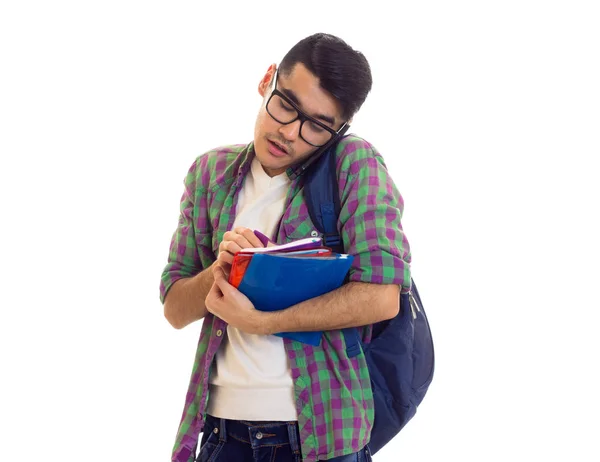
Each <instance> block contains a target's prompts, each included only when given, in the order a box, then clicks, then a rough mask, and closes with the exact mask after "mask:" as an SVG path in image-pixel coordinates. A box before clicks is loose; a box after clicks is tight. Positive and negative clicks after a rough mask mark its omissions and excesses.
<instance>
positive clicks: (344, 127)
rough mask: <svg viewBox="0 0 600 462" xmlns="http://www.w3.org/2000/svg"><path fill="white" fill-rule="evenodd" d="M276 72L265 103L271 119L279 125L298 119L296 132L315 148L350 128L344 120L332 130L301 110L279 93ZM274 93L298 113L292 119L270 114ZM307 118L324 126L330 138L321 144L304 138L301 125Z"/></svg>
mask: <svg viewBox="0 0 600 462" xmlns="http://www.w3.org/2000/svg"><path fill="white" fill-rule="evenodd" d="M278 73H279V72H278V70H277V71H275V75H274V76H273V80H274V81H275V83H274V85H273V90H272V92H271V96H269V99H268V100H267V104H266V106H265V109H266V110H267V113H268V114H269V116H270V117H271V118H272V119H273V120H275V121H276V122H277V123H280V124H281V125H289V124H292V123H294V122H296V120H298V119H300V129H299V130H298V134H299V135H300V138H302V139H303V140H304V141H305V142H306V143H308V144H310V145H311V146H313V147H315V148H321V147H323V146H327V144H328V143H331V141H332V140H334V139H336V138H337V137H339V136H341V135H343V134H344V133H345V132H346V131H347V130H348V128H350V126H349V125H348V122H347V121H346V122H344V124H343V125H342V126H341V127H340V129H339V130H337V131H336V130H333V129H332V128H329V127H328V126H327V125H325V124H323V123H322V122H319V121H318V120H317V119H315V118H313V117H311V116H309V115H308V114H306V113H304V112H303V111H302V109H300V108H299V107H298V106H297V105H296V104H295V103H294V102H293V101H292V100H290V99H289V98H288V97H287V96H285V95H284V94H283V93H281V92H280V91H279V90H278V89H277V74H278ZM275 95H277V96H279V97H280V98H281V99H283V100H284V101H285V102H286V103H287V104H289V105H290V106H292V107H293V108H294V109H295V110H296V112H297V113H298V115H297V116H296V117H295V118H294V119H293V120H290V121H289V122H282V121H280V120H279V119H277V118H276V117H275V116H274V115H273V114H271V111H269V103H270V102H271V99H272V98H273V96H275ZM307 120H309V121H311V122H312V123H314V124H316V125H318V126H319V127H322V128H324V129H325V130H326V131H328V132H329V133H330V134H331V138H330V139H328V140H327V141H326V142H325V143H323V144H313V143H311V142H310V141H308V140H307V139H306V138H304V137H303V136H302V126H303V125H304V122H306V121H307Z"/></svg>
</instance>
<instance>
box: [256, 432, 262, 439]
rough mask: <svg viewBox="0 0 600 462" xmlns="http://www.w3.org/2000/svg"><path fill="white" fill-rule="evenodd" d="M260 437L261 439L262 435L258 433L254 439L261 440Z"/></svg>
mask: <svg viewBox="0 0 600 462" xmlns="http://www.w3.org/2000/svg"><path fill="white" fill-rule="evenodd" d="M262 437H263V434H262V433H261V432H258V433H257V434H256V439H257V440H262Z"/></svg>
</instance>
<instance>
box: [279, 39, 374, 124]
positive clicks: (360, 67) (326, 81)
mask: <svg viewBox="0 0 600 462" xmlns="http://www.w3.org/2000/svg"><path fill="white" fill-rule="evenodd" d="M297 63H302V64H304V66H306V68H307V69H308V70H309V71H310V72H312V73H313V74H314V75H315V76H316V77H317V78H318V79H319V82H320V85H321V88H323V90H325V91H327V92H328V93H330V94H331V95H332V96H333V97H334V98H335V99H337V100H338V101H339V103H340V104H341V106H342V112H343V114H342V117H344V119H346V120H348V119H350V118H351V117H352V116H353V115H354V114H355V113H356V112H357V111H358V110H359V109H360V107H361V106H362V104H363V103H364V102H365V99H367V95H368V94H369V91H371V85H372V83H373V79H372V78H371V68H370V66H369V63H368V61H367V58H365V56H364V55H363V54H362V53H361V52H360V51H356V50H354V49H353V48H351V47H350V46H349V45H348V44H347V43H346V42H344V41H343V40H342V39H340V38H338V37H336V36H334V35H331V34H323V33H318V34H314V35H311V36H310V37H306V38H305V39H303V40H300V41H299V42H298V43H297V44H296V45H294V46H293V47H292V49H291V50H290V51H288V53H287V54H286V55H285V56H284V58H283V60H282V61H281V64H280V65H279V72H281V73H282V74H284V75H289V74H290V73H291V72H292V70H293V68H294V66H295V65H296V64H297Z"/></svg>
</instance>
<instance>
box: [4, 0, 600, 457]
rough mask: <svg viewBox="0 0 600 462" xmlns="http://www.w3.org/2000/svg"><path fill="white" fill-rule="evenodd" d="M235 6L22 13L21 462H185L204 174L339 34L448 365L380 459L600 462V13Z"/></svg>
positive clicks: (13, 203)
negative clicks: (264, 91)
mask: <svg viewBox="0 0 600 462" xmlns="http://www.w3.org/2000/svg"><path fill="white" fill-rule="evenodd" d="M215 3H216V2H212V6H205V5H206V4H207V2H189V1H187V2H180V1H173V2H165V1H163V2H157V1H145V2H142V1H132V0H120V1H106V0H105V1H102V2H100V1H95V2H92V1H87V2H82V1H71V2H67V1H55V2H41V1H38V2H33V1H19V2H16V1H14V2H8V1H7V2H2V6H1V7H0V66H1V69H0V154H1V167H0V201H1V213H2V225H1V228H0V229H1V233H2V237H1V241H0V242H1V243H0V245H1V258H2V269H1V270H0V271H1V272H2V273H1V277H0V281H1V295H2V297H1V299H0V307H1V311H0V316H1V321H0V347H1V348H0V358H1V362H0V367H1V369H0V374H1V376H2V379H1V381H0V384H1V385H0V387H1V388H0V390H1V393H0V420H1V432H2V433H1V435H0V460H3V461H8V460H34V459H41V460H52V461H59V460H60V461H81V460H86V461H94V462H95V461H103V462H104V461H109V460H110V461H166V460H169V455H170V450H171V447H172V444H173V442H174V437H175V432H176V429H177V425H178V423H179V418H180V416H181V411H182V409H183V403H184V398H185V393H186V389H187V383H188V379H189V375H190V372H191V366H192V360H193V356H194V351H195V346H196V342H197V338H198V333H199V330H200V324H199V323H195V324H193V325H191V326H189V327H187V328H185V329H183V330H180V331H177V330H175V329H173V328H171V327H170V325H169V324H168V323H167V321H166V320H165V319H164V318H163V314H162V306H161V304H160V302H159V298H158V284H159V277H160V274H161V271H162V269H163V266H164V264H165V262H166V257H167V252H168V246H169V241H170V238H171V234H172V232H173V230H174V229H175V226H176V222H177V215H178V203H179V198H180V196H181V193H182V185H183V183H182V181H183V178H184V175H185V173H186V171H187V169H188V167H189V166H190V165H191V163H192V162H193V160H194V159H195V157H196V156H197V155H199V154H201V153H202V152H204V151H206V150H208V149H210V148H213V147H215V146H218V145H222V144H228V143H246V142H248V141H250V140H251V137H252V133H253V132H252V130H253V126H254V117H255V115H256V113H257V111H258V109H259V105H260V103H261V100H260V97H259V95H258V92H257V85H258V82H259V80H260V78H261V77H262V76H263V74H264V72H265V71H266V70H267V68H268V66H269V65H270V64H271V63H273V62H278V61H279V60H280V59H281V58H282V57H283V55H284V54H285V52H286V51H287V50H288V49H289V48H290V47H291V46H292V45H294V44H295V43H296V42H297V41H298V40H300V39H301V38H304V37H305V36H307V35H310V34H312V33H314V32H319V31H326V32H330V33H333V34H336V35H339V36H341V37H342V38H344V39H345V40H346V41H347V42H348V43H349V44H350V45H351V46H353V47H355V48H356V49H358V50H361V51H363V52H364V53H365V54H366V56H367V57H368V59H369V60H370V63H371V66H372V71H373V76H374V85H373V91H372V93H371V95H370V96H369V98H368V100H367V102H366V103H365V105H364V106H363V109H362V111H361V112H360V113H359V114H358V115H357V117H356V118H355V123H354V125H353V132H354V133H357V134H359V135H360V136H362V137H364V138H366V139H367V140H369V141H370V142H372V143H373V144H374V145H375V146H376V147H377V148H378V149H379V150H380V151H381V152H382V154H383V155H384V157H385V159H386V161H387V164H388V167H389V169H390V171H391V173H392V175H393V178H394V179H395V181H396V183H397V185H398V188H399V189H400V191H401V193H402V195H403V197H404V199H405V203H406V207H405V215H404V221H403V223H404V227H405V231H406V233H407V235H408V238H409V240H410V242H411V246H412V252H413V261H414V263H413V275H414V278H415V281H416V282H417V284H418V286H419V289H420V291H421V293H422V296H423V300H424V303H425V306H426V308H427V312H428V314H429V317H430V322H431V325H432V329H433V334H434V340H435V346H436V354H437V366H436V375H435V377H434V381H433V383H432V385H431V388H430V391H429V393H428V395H427V396H426V398H425V400H424V401H423V404H422V405H421V407H420V408H419V412H418V413H417V416H416V417H415V418H414V420H413V421H411V422H410V423H409V425H408V426H407V427H406V428H405V430H403V431H402V433H401V434H400V435H399V436H398V437H397V438H396V439H395V440H394V441H393V442H392V443H390V444H389V445H388V446H387V447H386V448H385V449H384V450H382V451H381V452H380V453H379V454H378V455H377V456H376V457H375V461H377V462H383V461H439V460H461V461H463V462H466V461H477V462H479V461H505V460H511V461H531V460H565V461H566V460H569V461H597V460H600V450H599V449H598V443H597V438H598V432H599V430H600V425H599V424H598V421H599V418H598V415H599V413H600V400H599V398H598V390H599V387H600V383H599V381H598V379H597V378H596V374H597V373H598V369H599V368H598V364H599V361H598V359H597V355H598V353H599V352H600V346H599V343H598V341H597V340H596V335H597V330H598V321H599V317H598V309H599V308H600V303H599V299H598V296H597V289H596V287H597V285H598V283H597V279H598V257H599V244H598V242H599V237H598V236H599V234H598V233H599V231H600V229H599V226H598V218H597V215H598V210H599V207H598V204H597V202H598V199H599V198H600V191H599V187H598V171H599V170H598V167H597V159H598V157H599V155H600V136H599V135H600V134H599V131H600V130H599V129H600V109H599V108H600V91H599V88H600V85H599V82H600V63H599V61H600V60H599V57H600V45H599V44H600V32H599V27H598V24H599V23H600V16H599V14H598V10H597V3H596V2H592V1H590V2H583V1H568V2H567V1H563V2H559V1H544V2H542V1H526V0H521V1H510V0H505V1H502V2H500V1H498V2H491V1H470V2H469V1H454V2H441V1H438V2H432V1H421V2H401V3H393V2H392V3H387V5H386V6H383V2H377V1H370V2H351V1H346V2H326V1H318V2H311V1H303V2H285V3H284V2H260V3H258V4H256V5H251V3H254V2H239V3H237V4H236V3H235V2H222V4H221V6H215V5H214V4H215ZM392 4H393V5H394V6H393V9H392ZM365 308H366V307H365Z"/></svg>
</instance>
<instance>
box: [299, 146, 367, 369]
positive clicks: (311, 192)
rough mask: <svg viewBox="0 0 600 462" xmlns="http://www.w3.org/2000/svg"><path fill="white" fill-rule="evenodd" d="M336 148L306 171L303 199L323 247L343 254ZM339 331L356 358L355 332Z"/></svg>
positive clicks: (358, 339) (357, 345) (349, 329)
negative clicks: (320, 237)
mask: <svg viewBox="0 0 600 462" xmlns="http://www.w3.org/2000/svg"><path fill="white" fill-rule="evenodd" d="M336 146H337V143H336V144H334V145H333V146H331V147H329V149H327V150H326V151H325V152H324V153H323V154H322V155H321V156H320V158H319V159H318V160H317V161H315V162H314V163H313V164H312V165H311V166H310V168H309V169H308V170H307V172H306V180H305V182H304V198H305V200H306V206H307V208H308V214H309V215H310V218H311V220H312V222H313V223H314V225H315V226H316V227H317V229H318V230H319V231H320V232H321V233H322V234H323V236H324V244H325V245H326V246H327V247H331V249H332V251H333V252H336V253H343V252H344V248H343V245H342V239H341V237H340V233H339V232H338V227H337V224H338V217H339V215H340V210H341V208H342V207H341V203H340V194H339V184H338V178H337V173H336V155H335V154H336ZM342 332H343V334H344V338H345V340H346V353H347V354H348V357H350V358H353V357H355V356H357V355H358V354H359V353H360V351H361V347H360V336H359V334H358V329H357V328H355V327H349V328H346V329H342Z"/></svg>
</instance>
